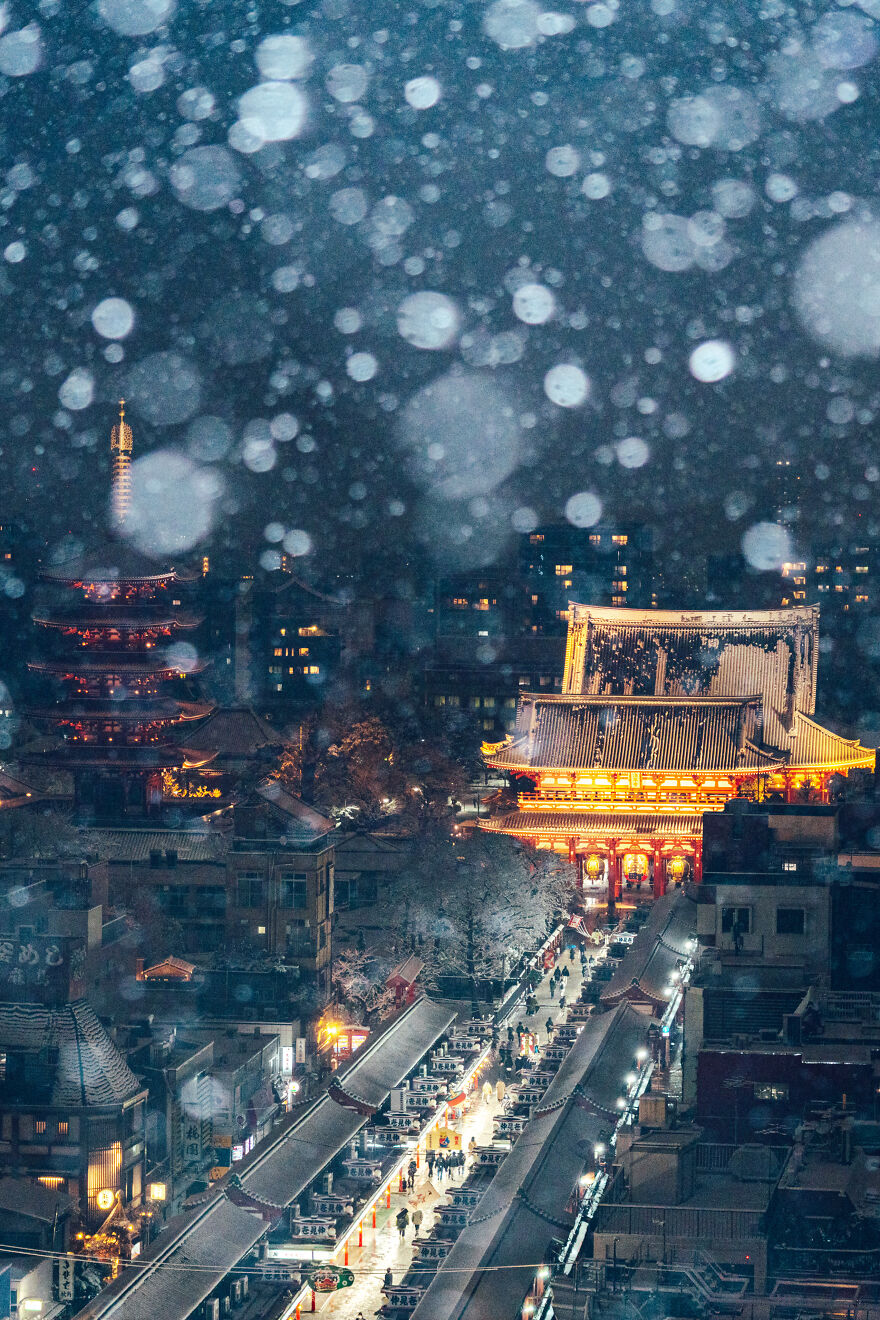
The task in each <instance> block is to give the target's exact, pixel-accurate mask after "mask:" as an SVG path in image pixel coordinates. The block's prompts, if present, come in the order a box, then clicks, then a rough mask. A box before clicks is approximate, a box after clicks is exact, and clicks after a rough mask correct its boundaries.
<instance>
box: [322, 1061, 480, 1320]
mask: <svg viewBox="0 0 880 1320" xmlns="http://www.w3.org/2000/svg"><path fill="white" fill-rule="evenodd" d="M500 1109H501V1104H500V1103H499V1101H498V1100H497V1099H496V1098H495V1093H494V1088H493V1093H492V1099H491V1101H490V1102H489V1103H488V1104H486V1103H485V1101H484V1100H483V1096H482V1089H481V1088H479V1087H478V1089H477V1090H476V1091H475V1092H474V1099H473V1101H472V1108H471V1110H470V1112H469V1113H467V1114H465V1115H464V1118H463V1119H462V1121H461V1124H460V1126H459V1128H458V1130H459V1131H460V1132H461V1147H462V1150H464V1151H467V1148H468V1145H469V1143H470V1141H471V1138H473V1140H474V1141H476V1143H477V1145H478V1146H487V1145H489V1143H490V1142H491V1140H492V1119H493V1117H494V1115H495V1114H497V1113H498V1112H499V1110H500ZM465 1172H466V1171H465ZM462 1181H463V1178H462V1177H461V1176H456V1177H453V1178H450V1177H449V1175H448V1174H447V1175H446V1177H445V1178H444V1179H443V1181H442V1182H439V1181H437V1180H436V1179H434V1180H432V1179H430V1178H429V1177H428V1169H427V1164H426V1162H425V1157H424V1155H422V1157H421V1160H420V1167H419V1170H418V1172H417V1174H416V1183H415V1187H414V1189H413V1191H412V1192H404V1193H403V1195H401V1194H399V1193H394V1192H392V1195H391V1209H390V1210H389V1209H388V1208H387V1207H384V1206H383V1207H382V1209H381V1210H379V1211H377V1214H376V1227H375V1229H373V1228H368V1227H367V1225H366V1224H365V1225H364V1244H363V1246H362V1247H357V1246H350V1247H349V1253H348V1265H349V1269H351V1270H353V1272H354V1276H355V1281H354V1285H353V1286H352V1287H351V1288H345V1289H341V1290H340V1291H339V1292H336V1293H330V1294H329V1295H328V1296H325V1297H318V1299H317V1310H318V1312H319V1313H320V1314H321V1315H324V1316H336V1317H338V1320H354V1318H355V1316H356V1315H357V1313H358V1311H363V1313H364V1315H365V1316H366V1317H367V1320H372V1317H373V1316H374V1314H375V1312H376V1311H378V1309H379V1307H380V1306H381V1305H382V1302H383V1300H384V1299H383V1297H382V1284H383V1282H384V1276H385V1271H386V1269H388V1268H389V1267H390V1269H391V1270H392V1272H393V1274H394V1278H395V1280H398V1279H400V1278H402V1277H403V1275H404V1274H405V1273H406V1271H407V1269H409V1266H410V1264H411V1263H412V1250H413V1238H414V1237H415V1236H416V1233H415V1230H414V1229H413V1224H412V1216H413V1213H414V1211H415V1210H421V1211H422V1216H423V1218H422V1223H421V1227H420V1229H419V1233H418V1236H419V1237H427V1236H428V1234H429V1233H430V1231H431V1225H432V1224H433V1222H434V1209H435V1207H436V1206H437V1205H438V1204H443V1203H444V1202H445V1200H446V1192H447V1191H448V1189H449V1188H450V1187H457V1186H459V1185H460V1183H461V1182H462ZM403 1206H405V1207H406V1208H407V1210H408V1211H409V1216H410V1222H409V1225H408V1227H407V1229H406V1233H405V1235H404V1237H401V1236H400V1233H399V1232H398V1229H397V1223H396V1219H397V1214H398V1212H399V1210H400V1209H401V1208H402V1207H403Z"/></svg>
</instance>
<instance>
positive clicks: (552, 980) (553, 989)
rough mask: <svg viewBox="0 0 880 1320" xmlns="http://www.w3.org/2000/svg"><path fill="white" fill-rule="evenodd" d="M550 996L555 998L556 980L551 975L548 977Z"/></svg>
mask: <svg viewBox="0 0 880 1320" xmlns="http://www.w3.org/2000/svg"><path fill="white" fill-rule="evenodd" d="M550 998H551V999H555V998H556V982H555V980H554V979H553V977H552V976H551V977H550Z"/></svg>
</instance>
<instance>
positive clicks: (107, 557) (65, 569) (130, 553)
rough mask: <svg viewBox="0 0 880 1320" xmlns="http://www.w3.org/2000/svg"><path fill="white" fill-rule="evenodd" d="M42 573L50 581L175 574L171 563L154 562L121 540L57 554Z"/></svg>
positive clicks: (140, 579) (149, 579) (139, 578)
mask: <svg viewBox="0 0 880 1320" xmlns="http://www.w3.org/2000/svg"><path fill="white" fill-rule="evenodd" d="M41 576H42V577H43V578H45V579H47V580H48V581H50V582H62V583H75V582H160V581H162V580H166V581H167V580H169V579H174V578H175V577H176V576H177V573H176V571H175V569H174V568H173V567H172V566H171V565H170V564H165V565H162V564H157V563H156V561H155V560H151V559H147V558H146V557H145V556H144V555H140V554H138V553H137V551H136V550H132V549H131V547H130V546H127V545H125V544H124V543H123V542H121V541H111V542H108V543H107V544H106V545H102V546H97V547H95V548H94V549H93V550H80V551H79V552H75V553H73V554H69V555H68V554H64V553H61V554H59V555H58V556H57V557H56V559H55V561H54V562H52V563H50V564H48V565H47V566H46V567H45V568H44V569H43V570H42V573H41Z"/></svg>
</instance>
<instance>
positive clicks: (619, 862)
mask: <svg viewBox="0 0 880 1320" xmlns="http://www.w3.org/2000/svg"><path fill="white" fill-rule="evenodd" d="M622 892H623V854H622V853H618V851H617V844H615V845H614V847H613V848H612V850H611V871H610V873H609V876H608V897H609V899H610V900H611V901H612V902H615V903H616V902H617V900H618V899H619V898H620V895H621V893H622Z"/></svg>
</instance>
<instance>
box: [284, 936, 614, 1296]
mask: <svg viewBox="0 0 880 1320" xmlns="http://www.w3.org/2000/svg"><path fill="white" fill-rule="evenodd" d="M590 952H593V953H594V951H593V950H590ZM556 966H557V967H558V969H559V970H560V971H561V970H562V968H563V967H565V968H567V969H568V972H569V974H568V976H564V977H562V979H561V981H560V983H559V984H560V985H563V986H564V987H565V990H566V1001H567V1004H568V1005H569V1006H570V1005H571V1004H572V1003H573V1002H574V1000H575V999H577V996H578V994H579V993H580V988H581V981H582V976H581V962H580V958H579V957H578V954H577V951H575V955H574V959H572V958H571V957H570V954H569V950H568V949H567V948H563V949H562V950H561V951H560V954H559V956H558V958H557V962H556ZM552 970H553V969H552V968H547V969H546V970H545V972H544V975H543V977H542V979H541V983H540V985H539V986H538V987H537V989H536V990H535V998H536V999H537V1001H538V1009H537V1012H536V1013H533V1014H532V1015H531V1016H530V1017H529V1016H526V1013H525V1005H524V1004H520V1005H519V1006H518V1008H517V1010H516V1011H515V1012H514V1013H513V1015H512V1017H511V1020H510V1025H511V1026H512V1027H513V1029H514V1033H515V1030H516V1026H517V1024H518V1022H519V1021H520V1020H521V1021H522V1023H523V1025H524V1026H525V1028H526V1029H527V1030H528V1031H532V1032H534V1033H535V1034H536V1036H537V1039H538V1042H539V1044H540V1045H541V1046H542V1047H543V1046H544V1045H546V1043H547V1040H548V1033H547V1021H548V1019H550V1020H551V1021H552V1024H553V1025H554V1026H555V1025H556V1024H557V1023H559V1022H563V1021H564V1020H565V1012H564V1011H563V1010H561V1009H560V1004H559V1000H560V996H559V990H558V989H557V990H556V992H555V993H554V994H553V995H551V992H550V979H551V973H552ZM506 1032H507V1027H506V1025H505V1026H504V1027H502V1028H501V1043H502V1044H505V1043H506V1039H507V1036H506ZM501 1076H504V1077H505V1080H506V1081H507V1082H508V1083H510V1082H511V1081H512V1076H511V1074H510V1073H506V1074H502V1072H501V1070H500V1069H499V1068H498V1066H497V1065H496V1066H494V1067H493V1068H492V1069H491V1071H488V1072H485V1073H484V1074H483V1082H485V1081H489V1082H491V1083H493V1086H492V1094H491V1099H490V1100H489V1101H488V1102H487V1101H486V1100H484V1098H483V1087H482V1084H480V1085H478V1087H477V1089H476V1090H475V1091H474V1093H473V1099H472V1101H471V1109H470V1111H469V1112H467V1113H465V1115H464V1116H463V1118H462V1120H461V1124H460V1127H459V1131H460V1132H461V1146H462V1150H464V1151H467V1148H468V1145H469V1143H470V1141H471V1139H472V1138H473V1140H474V1141H475V1142H476V1143H477V1145H478V1146H488V1145H490V1144H491V1141H492V1135H493V1121H492V1120H493V1118H494V1116H495V1115H496V1114H497V1113H499V1112H500V1111H501V1109H502V1107H503V1106H502V1104H501V1102H499V1101H498V1099H497V1096H496V1092H495V1087H494V1083H495V1081H496V1080H497V1079H498V1078H499V1077H501ZM466 1172H467V1170H465V1176H466ZM463 1180H464V1179H463V1177H462V1176H459V1177H456V1178H454V1179H452V1180H450V1179H449V1175H447V1176H446V1178H444V1180H443V1182H437V1181H436V1179H435V1180H431V1179H429V1177H428V1170H427V1166H426V1163H425V1159H424V1156H422V1158H421V1161H420V1168H419V1170H418V1173H417V1175H416V1182H415V1187H414V1188H413V1191H412V1192H405V1193H403V1194H400V1193H392V1196H391V1207H390V1209H389V1208H388V1207H387V1206H382V1208H381V1209H379V1210H377V1213H376V1227H375V1229H373V1228H372V1227H368V1226H367V1224H365V1225H364V1230H363V1246H360V1247H359V1246H357V1245H356V1241H357V1239H356V1237H355V1239H354V1241H353V1242H352V1244H350V1245H349V1252H348V1265H349V1268H350V1269H351V1270H352V1271H353V1272H354V1275H355V1281H354V1285H353V1286H352V1287H351V1288H345V1289H341V1290H340V1291H339V1292H336V1293H330V1294H329V1295H326V1296H319V1297H318V1298H317V1300H316V1309H317V1311H318V1312H319V1314H321V1315H323V1316H326V1317H328V1318H329V1317H335V1320H355V1318H356V1316H357V1315H358V1312H359V1311H363V1313H364V1316H365V1317H366V1320H373V1317H374V1316H375V1314H376V1312H377V1311H378V1310H379V1308H380V1307H381V1306H382V1303H383V1300H384V1298H383V1295H382V1285H383V1283H384V1276H385V1271H386V1269H389V1268H390V1269H391V1271H392V1273H393V1275H394V1279H395V1282H397V1281H399V1280H400V1279H401V1278H402V1277H403V1275H404V1274H405V1273H406V1271H407V1269H409V1267H410V1265H411V1264H412V1251H413V1238H414V1237H415V1236H416V1233H415V1230H414V1228H413V1224H412V1216H413V1213H414V1211H415V1210H421V1211H422V1216H423V1218H422V1223H421V1226H420V1228H419V1231H418V1236H419V1237H427V1236H428V1235H429V1233H430V1231H431V1226H432V1224H433V1222H434V1211H435V1209H436V1207H437V1206H438V1205H442V1204H444V1203H445V1200H446V1193H447V1191H448V1189H449V1187H450V1186H458V1185H459V1184H460V1183H461V1182H462V1181H463ZM403 1206H405V1207H406V1208H407V1210H408V1211H409V1215H410V1222H409V1225H408V1227H407V1229H406V1233H405V1235H404V1236H403V1237H401V1236H400V1233H399V1232H398V1229H397V1223H396V1218H397V1214H398V1212H399V1211H400V1209H401V1207H403ZM305 1309H306V1308H303V1310H304V1312H305Z"/></svg>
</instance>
